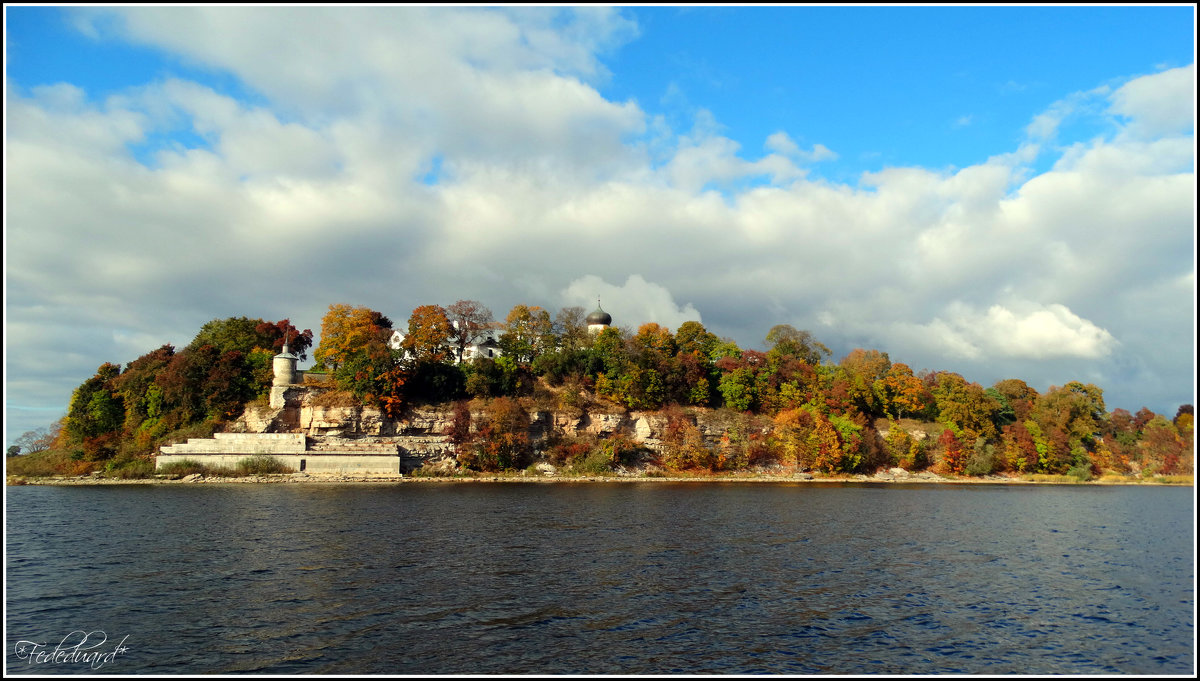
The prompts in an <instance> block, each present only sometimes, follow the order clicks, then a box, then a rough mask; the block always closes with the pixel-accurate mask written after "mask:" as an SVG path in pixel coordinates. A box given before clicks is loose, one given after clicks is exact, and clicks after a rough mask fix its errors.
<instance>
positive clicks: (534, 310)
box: [500, 305, 556, 364]
mask: <svg viewBox="0 0 1200 681" xmlns="http://www.w3.org/2000/svg"><path fill="white" fill-rule="evenodd" d="M555 342H556V341H555V338H554V324H553V322H551V321H550V313H549V312H547V311H545V310H543V309H542V308H540V307H538V306H536V305H534V306H533V307H528V306H526V305H517V306H515V307H513V309H512V310H510V311H509V313H508V316H507V317H505V319H504V333H503V334H501V335H500V348H501V349H502V350H504V354H505V355H506V356H509V357H512V358H513V359H515V360H517V361H518V362H521V363H523V364H528V363H530V362H532V361H533V360H534V359H535V358H537V356H538V355H541V354H542V353H544V352H549V351H552V350H553V349H554V345H555Z"/></svg>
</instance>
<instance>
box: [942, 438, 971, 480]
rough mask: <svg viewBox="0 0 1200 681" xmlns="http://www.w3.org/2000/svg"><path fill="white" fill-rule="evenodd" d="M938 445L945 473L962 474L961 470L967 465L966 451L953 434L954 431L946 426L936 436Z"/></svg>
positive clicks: (960, 441)
mask: <svg viewBox="0 0 1200 681" xmlns="http://www.w3.org/2000/svg"><path fill="white" fill-rule="evenodd" d="M938 445H939V446H940V447H941V449H942V466H944V467H945V469H946V472H947V473H951V474H953V475H962V473H963V470H965V469H966V466H967V451H966V448H965V447H964V446H963V443H962V440H960V439H959V438H958V437H957V436H955V435H954V432H953V431H952V430H951V429H949V428H947V429H946V430H943V431H942V434H941V436H940V437H939V438H938Z"/></svg>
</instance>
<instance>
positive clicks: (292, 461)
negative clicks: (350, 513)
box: [155, 453, 420, 475]
mask: <svg viewBox="0 0 1200 681" xmlns="http://www.w3.org/2000/svg"><path fill="white" fill-rule="evenodd" d="M271 456H272V457H273V458H274V459H276V460H278V461H279V462H280V463H282V464H283V465H284V466H287V467H288V468H290V469H291V470H292V472H296V473H299V472H304V473H311V474H314V475H320V474H335V473H336V474H354V473H358V474H373V475H387V474H390V475H396V474H399V473H404V472H408V471H411V470H413V469H415V468H417V467H419V465H420V464H419V463H418V464H417V465H413V463H414V462H412V461H409V460H408V458H407V457H402V456H400V455H399V454H393V455H391V456H378V455H368V456H354V455H346V454H311V453H306V454H272V455H271ZM245 458H246V455H245V454H163V455H159V456H158V457H157V461H156V463H155V468H156V469H158V468H162V467H164V466H166V465H168V464H171V463H175V462H179V461H184V460H187V461H194V462H196V463H198V464H201V465H204V466H210V467H214V468H237V465H238V462H239V461H241V460H242V459H245Z"/></svg>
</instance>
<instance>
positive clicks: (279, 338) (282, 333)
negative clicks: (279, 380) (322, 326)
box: [243, 313, 391, 361]
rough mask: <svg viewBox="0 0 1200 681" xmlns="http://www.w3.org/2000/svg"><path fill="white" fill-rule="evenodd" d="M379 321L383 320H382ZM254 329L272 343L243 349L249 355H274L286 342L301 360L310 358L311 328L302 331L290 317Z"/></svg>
mask: <svg viewBox="0 0 1200 681" xmlns="http://www.w3.org/2000/svg"><path fill="white" fill-rule="evenodd" d="M376 314H378V313H376ZM380 317H383V315H380ZM385 319H386V318H385ZM379 321H380V322H382V320H379ZM377 323H379V322H377ZM381 326H386V327H391V323H388V324H386V325H383V324H381ZM254 331H255V332H256V333H258V334H259V336H260V337H262V338H265V339H267V340H268V341H269V343H270V344H269V345H261V346H259V347H258V348H251V349H250V350H249V351H246V350H243V352H245V353H246V354H247V355H249V354H250V353H251V352H253V351H254V350H256V349H265V350H269V351H271V354H272V355H277V354H279V353H281V352H283V346H284V345H285V344H286V345H287V346H288V352H290V353H292V354H294V355H296V357H298V358H300V360H301V361H304V360H306V359H308V349H309V348H311V347H312V342H313V334H312V330H311V329H305V330H303V331H300V330H298V329H296V327H294V326H292V322H291V320H290V319H281V320H279V321H277V322H263V323H261V324H259V325H258V326H256V327H254Z"/></svg>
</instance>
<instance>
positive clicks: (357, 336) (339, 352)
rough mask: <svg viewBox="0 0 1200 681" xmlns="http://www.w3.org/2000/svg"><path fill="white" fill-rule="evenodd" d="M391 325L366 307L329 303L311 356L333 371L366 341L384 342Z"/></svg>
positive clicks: (360, 348) (361, 347)
mask: <svg viewBox="0 0 1200 681" xmlns="http://www.w3.org/2000/svg"><path fill="white" fill-rule="evenodd" d="M391 327H392V322H391V320H389V319H388V318H387V317H385V316H383V315H382V314H380V313H378V312H376V311H374V310H371V309H369V308H366V307H351V306H350V305H347V304H345V303H336V304H334V305H330V306H329V311H328V312H326V313H325V316H324V317H322V318H321V344H320V345H319V346H317V350H316V352H314V353H313V358H314V359H316V361H317V364H318V365H319V366H322V367H324V368H326V369H329V370H330V371H336V370H337V369H338V367H340V366H341V365H342V364H343V363H345V362H346V360H347V359H348V358H349V357H350V356H351V355H354V354H356V353H359V352H362V351H363V348H365V347H366V345H367V344H368V343H372V342H379V343H386V340H387V337H388V333H387V332H388V331H390V330H391Z"/></svg>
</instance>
